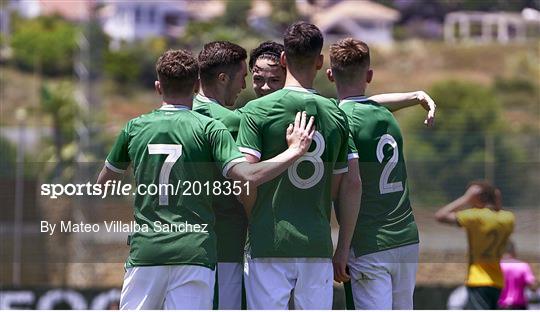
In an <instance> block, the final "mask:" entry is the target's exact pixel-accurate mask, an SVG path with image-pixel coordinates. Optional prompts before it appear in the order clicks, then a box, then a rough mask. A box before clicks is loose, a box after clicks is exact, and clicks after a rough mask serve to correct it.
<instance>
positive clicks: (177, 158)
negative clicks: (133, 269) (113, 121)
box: [106, 105, 243, 268]
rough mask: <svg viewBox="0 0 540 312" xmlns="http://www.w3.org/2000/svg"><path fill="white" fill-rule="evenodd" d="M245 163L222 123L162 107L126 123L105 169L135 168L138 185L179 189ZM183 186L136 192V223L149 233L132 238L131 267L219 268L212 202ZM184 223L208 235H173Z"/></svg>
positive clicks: (180, 109) (185, 110)
mask: <svg viewBox="0 0 540 312" xmlns="http://www.w3.org/2000/svg"><path fill="white" fill-rule="evenodd" d="M242 158H243V155H242V154H241V153H240V151H239V150H238V148H237V147H236V144H235V142H234V139H233V138H232V136H231V134H230V133H229V131H227V129H226V128H225V126H224V125H223V124H222V123H221V122H219V121H217V120H214V119H211V118H208V117H206V116H203V115H201V114H199V113H196V112H193V111H191V110H189V108H187V107H183V106H173V105H163V106H162V107H161V108H160V109H157V110H154V111H152V112H151V113H148V114H145V115H142V116H140V117H137V118H135V119H132V120H130V121H129V122H128V123H127V124H126V126H125V127H124V128H123V129H122V131H121V132H120V134H119V135H118V138H117V140H116V142H115V143H114V146H113V148H112V150H111V152H110V153H109V155H108V157H107V162H106V165H107V166H108V167H109V168H110V169H111V170H114V171H117V172H122V171H123V170H125V169H126V168H127V167H128V166H129V164H131V165H132V166H133V171H134V175H135V183H136V185H137V186H139V185H145V186H147V187H148V186H149V185H154V186H159V185H163V184H171V185H173V186H177V185H178V182H179V181H180V182H183V181H188V182H189V183H191V184H193V183H194V182H197V181H198V182H199V183H201V184H203V183H205V182H206V181H209V182H210V183H212V181H214V179H215V177H214V175H215V169H214V167H215V164H216V163H217V164H218V166H219V167H220V169H221V171H222V172H223V174H224V175H225V174H226V172H227V171H228V169H229V168H230V166H231V165H232V164H233V163H234V162H236V161H240V160H241V159H242ZM180 185H181V188H179V189H177V190H179V191H178V192H176V191H170V192H168V193H165V192H162V193H161V194H156V195H147V193H144V194H143V193H139V192H136V195H135V200H134V217H135V221H136V222H137V224H138V225H139V226H141V229H145V228H146V229H148V230H147V231H144V230H143V231H139V232H135V233H133V236H132V237H131V242H130V255H129V258H128V259H127V261H126V266H128V267H130V266H150V265H179V264H191V265H201V266H206V267H209V268H214V267H215V264H216V235H215V232H214V213H213V210H212V201H211V198H210V197H209V196H206V195H200V196H196V195H195V194H194V193H193V192H192V191H189V190H186V189H185V187H186V185H185V184H182V183H180ZM186 191H188V192H186ZM180 224H186V225H187V224H190V225H192V229H195V228H196V227H194V226H195V225H199V226H200V227H203V226H204V227H205V231H202V230H201V228H200V227H199V231H197V230H192V231H188V230H185V231H174V229H175V228H174V225H177V227H176V229H180V230H181V229H182V226H180ZM156 225H159V226H156ZM164 225H170V227H169V228H166V227H165V226H164ZM170 229H173V230H172V231H171V230H170ZM184 229H187V227H184Z"/></svg>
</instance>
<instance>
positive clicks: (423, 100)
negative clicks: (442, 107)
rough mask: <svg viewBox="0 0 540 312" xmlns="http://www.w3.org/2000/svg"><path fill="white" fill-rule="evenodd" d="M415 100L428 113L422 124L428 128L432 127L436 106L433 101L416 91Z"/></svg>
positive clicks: (426, 95) (423, 93)
mask: <svg viewBox="0 0 540 312" xmlns="http://www.w3.org/2000/svg"><path fill="white" fill-rule="evenodd" d="M416 99H417V100H418V101H419V102H420V105H422V107H423V108H424V109H425V110H426V111H427V112H428V114H427V117H426V119H425V120H424V124H425V125H426V126H428V127H433V125H434V124H435V110H436V109H437V105H436V104H435V101H433V99H432V98H431V97H430V96H429V94H427V93H426V92H424V91H416Z"/></svg>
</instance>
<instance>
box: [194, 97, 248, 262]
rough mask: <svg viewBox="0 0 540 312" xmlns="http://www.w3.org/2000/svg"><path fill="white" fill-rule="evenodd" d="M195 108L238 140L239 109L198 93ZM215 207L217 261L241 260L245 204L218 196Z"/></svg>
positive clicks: (227, 197) (245, 224) (245, 226)
mask: <svg viewBox="0 0 540 312" xmlns="http://www.w3.org/2000/svg"><path fill="white" fill-rule="evenodd" d="M193 110H194V111H196V112H198V113H201V114H203V115H205V116H208V117H210V118H214V119H216V120H219V121H221V122H222V123H223V124H224V125H225V127H227V130H229V132H230V133H231V134H232V136H233V138H235V139H236V136H237V135H238V128H239V127H240V112H239V111H238V110H230V109H227V108H225V107H223V106H221V105H220V104H219V103H218V102H217V101H215V100H213V99H210V98H207V97H205V96H202V95H200V94H197V96H195V98H194V99H193ZM212 205H213V208H214V212H215V215H216V225H215V230H216V235H217V255H218V262H242V261H243V259H244V247H245V243H246V232H247V217H246V212H245V210H244V206H242V204H241V203H240V202H239V201H238V200H237V199H236V196H234V195H230V196H225V195H221V196H215V197H214V198H213V204H212Z"/></svg>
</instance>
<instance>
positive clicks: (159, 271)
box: [98, 22, 435, 310]
mask: <svg viewBox="0 0 540 312" xmlns="http://www.w3.org/2000/svg"><path fill="white" fill-rule="evenodd" d="M322 48H323V36H322V34H321V32H320V31H319V29H318V28H317V27H316V26H315V25H312V24H309V23H305V22H298V23H295V24H292V25H290V26H289V27H288V29H287V30H286V32H285V34H284V38H283V45H282V44H279V43H276V42H264V43H262V44H261V45H260V46H259V47H257V48H256V49H254V50H253V51H252V52H251V54H250V57H249V65H248V64H246V61H247V59H248V54H247V52H246V50H245V49H243V48H242V47H240V46H238V45H236V44H234V43H230V42H226V41H216V42H211V43H208V44H206V45H204V47H203V49H202V51H200V53H199V54H198V57H197V58H195V57H194V56H193V54H192V53H191V52H189V51H187V50H171V51H167V52H165V53H164V54H163V55H162V56H161V57H160V58H159V60H158V61H157V64H156V72H157V81H156V82H155V88H156V91H157V92H158V93H159V94H160V95H161V97H162V105H161V107H160V108H158V109H156V110H154V111H152V112H150V113H147V114H144V115H141V116H139V117H137V118H135V119H132V120H130V121H129V122H128V123H127V124H126V125H125V126H124V128H123V129H122V130H121V132H120V134H119V135H118V137H117V140H116V142H115V143H114V146H113V147H112V149H111V152H110V153H109V155H108V157H107V160H106V163H105V166H104V168H103V170H102V171H101V173H100V176H99V178H98V183H105V182H106V181H108V180H117V179H120V178H121V175H122V174H123V173H124V172H125V170H126V169H127V168H128V167H129V165H131V166H132V167H133V172H134V175H135V181H136V183H137V184H156V185H159V184H167V183H172V184H174V183H175V181H178V180H181V181H195V180H196V181H216V180H219V181H230V180H234V181H246V182H249V187H248V189H247V190H245V191H244V192H243V193H242V194H240V195H239V196H234V195H230V196H226V195H220V196H182V195H181V194H173V193H167V192H165V194H159V195H154V196H149V195H145V196H143V195H136V196H135V201H134V217H135V220H136V222H137V223H138V224H148V225H149V226H150V228H151V224H152V223H153V222H155V221H160V222H161V223H170V224H174V223H186V222H187V223H189V224H208V227H207V229H208V231H207V232H206V233H203V232H169V233H164V232H156V231H152V230H150V231H148V232H144V233H143V232H136V233H133V235H132V236H131V237H130V240H129V244H130V254H129V257H128V259H127V261H126V264H125V267H126V273H125V278H124V284H123V287H122V293H121V302H120V308H121V309H212V308H218V309H240V308H242V307H244V304H245V305H246V306H245V307H247V308H248V309H279V310H281V309H288V307H289V303H290V302H292V304H293V305H294V307H295V308H297V309H331V308H332V300H333V281H336V282H346V283H348V285H347V287H350V296H349V298H348V299H350V301H351V303H353V304H354V308H356V309H412V308H413V300H412V298H413V292H414V286H415V276H416V271H417V266H418V244H419V238H418V230H417V226H416V223H415V220H414V216H413V213H412V208H411V204H410V201H409V188H408V184H407V172H406V168H405V160H404V156H403V145H404V144H403V137H402V134H401V130H400V128H399V125H398V123H397V121H396V119H395V118H394V116H393V114H392V112H393V111H395V110H398V109H401V108H404V107H408V106H412V105H416V104H420V105H422V106H423V107H424V108H425V109H426V110H427V111H428V115H427V118H426V120H425V123H426V124H427V125H428V126H430V125H432V123H433V120H434V114H435V104H434V103H433V101H432V100H431V98H429V96H428V95H427V94H425V93H424V92H410V93H392V94H381V95H375V96H371V97H367V96H365V91H366V87H367V84H368V83H370V82H371V81H372V79H373V70H372V69H371V67H370V53H369V48H368V46H367V45H366V44H365V43H363V42H362V41H359V40H356V39H351V38H347V39H343V40H340V41H338V42H337V43H335V44H332V45H331V46H330V51H329V52H330V68H329V69H327V70H326V75H327V77H328V79H329V80H330V81H331V82H333V83H334V84H335V86H336V90H337V95H338V99H331V98H326V97H323V96H321V95H319V94H318V93H317V91H316V90H314V89H313V81H314V79H315V76H316V75H317V72H318V71H319V70H321V69H322V67H323V64H324V62H323V61H324V58H323V55H322V54H321V51H322ZM248 71H249V72H251V73H252V74H253V88H254V91H255V94H256V95H257V99H255V100H252V101H250V102H249V103H247V105H245V106H244V107H242V108H240V109H236V110H233V109H230V107H231V106H233V105H234V103H235V101H236V98H237V96H238V94H239V93H240V91H241V90H242V89H245V88H246V83H245V78H246V76H247V74H248ZM332 208H333V209H334V210H335V212H336V217H337V220H338V223H339V233H338V239H337V247H336V248H335V250H334V246H333V243H332V233H331V226H330V216H331V210H332Z"/></svg>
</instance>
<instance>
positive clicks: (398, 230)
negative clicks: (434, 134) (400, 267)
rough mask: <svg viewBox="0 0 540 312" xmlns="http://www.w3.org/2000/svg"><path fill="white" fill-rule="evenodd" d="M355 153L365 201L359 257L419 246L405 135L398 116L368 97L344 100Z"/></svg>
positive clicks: (356, 233)
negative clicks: (404, 144) (410, 189)
mask: <svg viewBox="0 0 540 312" xmlns="http://www.w3.org/2000/svg"><path fill="white" fill-rule="evenodd" d="M339 107H340V108H341V109H342V110H343V111H344V112H345V114H346V115H347V118H348V122H349V129H350V135H351V140H350V144H351V147H350V149H351V150H354V149H356V150H357V152H358V163H359V167H360V168H359V169H360V176H361V179H362V202H361V204H360V213H359V215H358V221H357V223H356V228H355V231H354V236H353V240H352V248H354V253H355V255H357V256H361V255H365V254H370V253H374V252H378V251H382V250H386V249H391V248H396V247H400V246H404V245H409V244H415V243H418V241H419V239H418V228H417V226H416V223H415V221H414V216H413V212H412V208H411V204H410V201H409V188H408V184H407V170H406V168H405V159H404V157H403V137H402V135H401V130H400V128H399V125H398V123H397V121H396V119H395V118H394V116H393V115H392V113H391V112H390V111H389V110H388V109H387V108H385V107H383V106H381V105H379V104H378V103H376V102H374V101H370V100H367V99H366V97H351V98H347V99H345V100H342V101H341V102H340V103H339Z"/></svg>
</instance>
